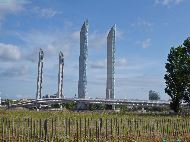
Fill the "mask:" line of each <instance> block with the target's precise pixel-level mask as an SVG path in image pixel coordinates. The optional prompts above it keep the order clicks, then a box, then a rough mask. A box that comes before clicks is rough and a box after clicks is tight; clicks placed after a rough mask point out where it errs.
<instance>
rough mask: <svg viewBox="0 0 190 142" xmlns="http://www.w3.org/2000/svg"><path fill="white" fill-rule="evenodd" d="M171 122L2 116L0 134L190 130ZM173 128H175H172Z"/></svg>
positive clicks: (31, 137) (110, 136)
mask: <svg viewBox="0 0 190 142" xmlns="http://www.w3.org/2000/svg"><path fill="white" fill-rule="evenodd" d="M168 122H169V121H168ZM168 122H167V121H166V122H165V123H167V125H166V126H165V125H164V122H159V121H157V122H155V123H154V124H150V122H149V121H148V120H147V121H141V119H137V120H129V119H124V118H120V119H119V118H74V117H71V118H61V119H60V118H51V119H32V118H23V119H20V118H18V119H14V118H13V119H10V118H4V117H3V118H1V124H0V127H1V131H0V135H1V141H2V142H10V141H13V142H14V141H18V142H36V141H40V142H41V141H48V142H50V141H69V140H70V141H85V140H86V141H94V140H95V141H111V140H115V141H122V140H126V139H127V138H128V136H129V135H130V134H132V135H134V136H136V137H140V136H141V135H142V134H148V135H151V134H153V133H160V134H161V135H163V136H164V135H166V134H167V135H168V134H169V135H170V134H171V135H178V134H180V135H183V134H186V133H189V132H190V127H189V122H183V125H181V126H179V125H178V123H177V122H176V123H172V122H169V123H168ZM169 124H170V125H169ZM161 125H163V126H161ZM169 127H171V128H169ZM179 127H180V128H182V129H181V132H179V131H177V129H179ZM172 128H175V129H176V131H173V130H172V131H171V129H172Z"/></svg>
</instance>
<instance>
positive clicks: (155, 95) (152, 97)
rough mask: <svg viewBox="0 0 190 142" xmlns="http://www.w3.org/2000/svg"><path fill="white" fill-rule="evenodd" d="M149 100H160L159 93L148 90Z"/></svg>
mask: <svg viewBox="0 0 190 142" xmlns="http://www.w3.org/2000/svg"><path fill="white" fill-rule="evenodd" d="M149 100H160V95H159V94H158V92H155V91H152V90H150V91H149Z"/></svg>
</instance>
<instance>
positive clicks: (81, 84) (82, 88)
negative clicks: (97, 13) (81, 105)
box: [78, 20, 88, 98]
mask: <svg viewBox="0 0 190 142" xmlns="http://www.w3.org/2000/svg"><path fill="white" fill-rule="evenodd" d="M87 56H88V21H87V20H86V21H85V22H84V24H83V25H82V28H81V31H80V56H79V81H78V98H85V96H86V94H87V88H86V86H87V78H86V68H87Z"/></svg>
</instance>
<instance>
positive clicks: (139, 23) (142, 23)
mask: <svg viewBox="0 0 190 142" xmlns="http://www.w3.org/2000/svg"><path fill="white" fill-rule="evenodd" d="M152 25H153V24H152V23H151V22H149V21H146V20H144V19H138V21H137V22H136V23H133V24H132V26H134V27H144V28H150V27H152Z"/></svg>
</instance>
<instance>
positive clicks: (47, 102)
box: [18, 98, 170, 107]
mask: <svg viewBox="0 0 190 142" xmlns="http://www.w3.org/2000/svg"><path fill="white" fill-rule="evenodd" d="M68 102H74V103H84V104H87V105H88V104H107V105H125V106H131V107H137V106H141V107H169V105H170V102H169V101H164V100H160V101H150V100H127V99H78V98H43V99H37V100H30V101H27V102H23V103H20V104H18V106H23V107H34V106H39V105H52V104H64V103H68Z"/></svg>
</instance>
